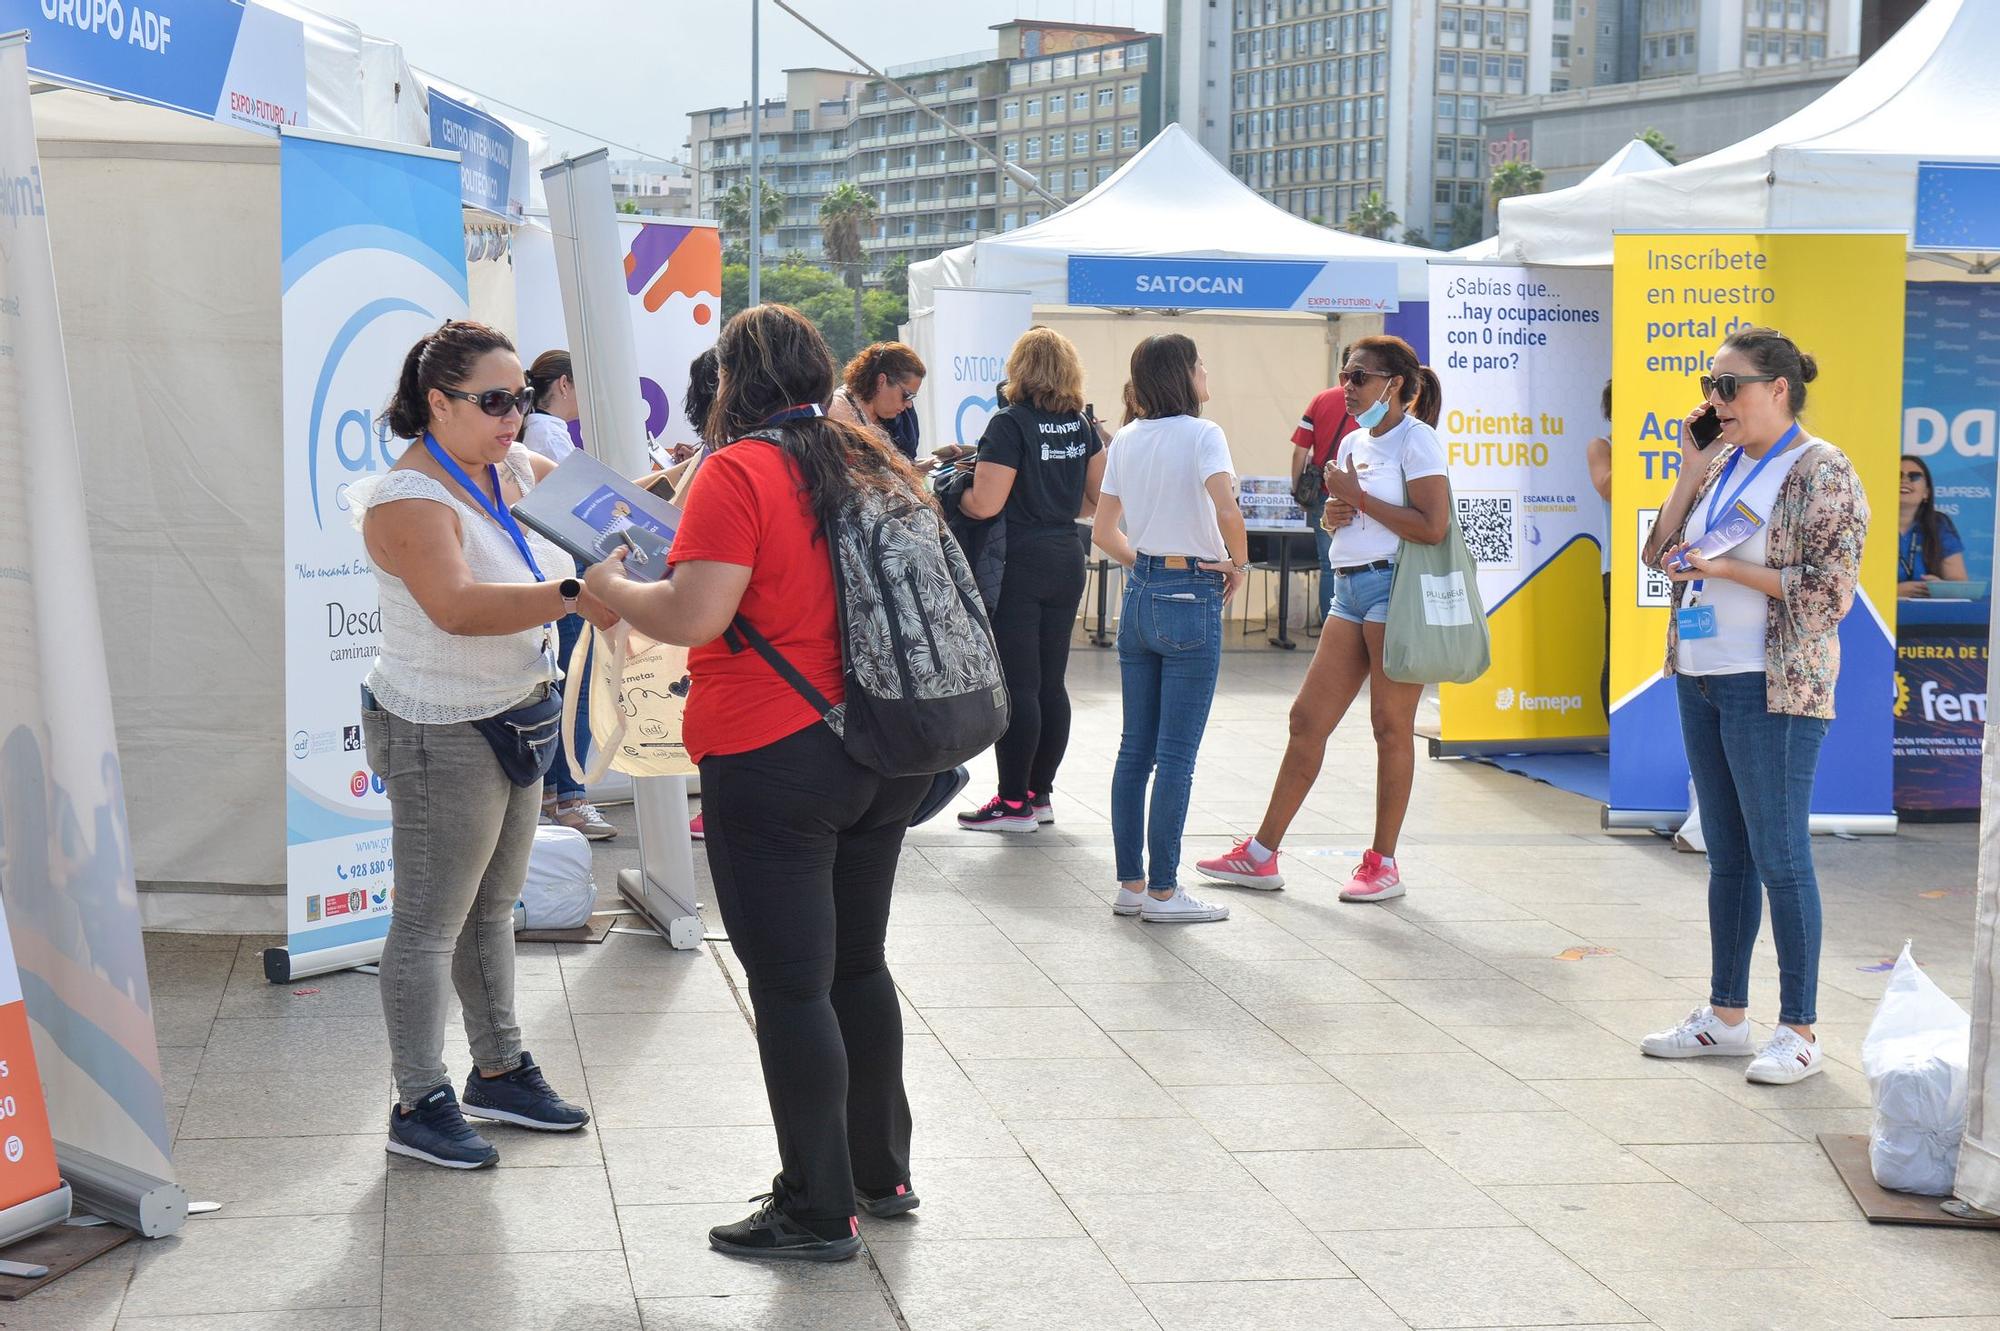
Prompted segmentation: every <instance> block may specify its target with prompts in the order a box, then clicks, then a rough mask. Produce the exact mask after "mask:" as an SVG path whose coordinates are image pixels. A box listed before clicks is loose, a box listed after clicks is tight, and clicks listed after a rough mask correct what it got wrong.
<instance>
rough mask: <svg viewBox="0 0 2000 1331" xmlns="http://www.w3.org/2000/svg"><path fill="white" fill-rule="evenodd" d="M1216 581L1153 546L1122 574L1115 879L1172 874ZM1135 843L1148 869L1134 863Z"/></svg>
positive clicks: (1211, 640) (1212, 643)
mask: <svg viewBox="0 0 2000 1331" xmlns="http://www.w3.org/2000/svg"><path fill="white" fill-rule="evenodd" d="M1169 563H1177V564H1180V565H1182V567H1179V568H1169V567H1168V564H1169ZM1222 589H1223V581H1222V577H1221V575H1220V574H1216V573H1204V572H1202V571H1201V570H1200V569H1197V568H1195V567H1193V563H1192V561H1190V560H1182V559H1168V558H1162V557H1160V556H1157V555H1140V556H1139V562H1138V563H1137V564H1135V565H1133V567H1132V572H1131V574H1130V576H1129V577H1128V578H1127V579H1126V582H1125V601H1124V609H1123V610H1122V612H1121V613H1120V616H1119V621H1118V671H1119V675H1120V677H1121V679H1122V682H1123V685H1124V694H1125V734H1124V738H1123V739H1121V740H1120V741H1119V744H1118V766H1117V769H1116V770H1115V771H1114V772H1113V774H1112V777H1111V840H1112V844H1113V846H1114V847H1115V848H1116V851H1117V856H1118V881H1119V882H1121V883H1135V882H1138V881H1139V880H1140V879H1141V878H1144V879H1145V880H1146V885H1147V886H1148V887H1150V888H1151V889H1153V890H1154V891H1157V892H1164V891H1167V890H1168V889H1170V888H1172V887H1174V886H1175V885H1176V883H1177V881H1178V878H1179V872H1180V862H1181V829H1182V828H1183V827H1185V826H1186V825H1187V808H1188V791H1189V789H1190V788H1191V787H1192V786H1193V785H1194V756H1195V751H1196V750H1197V749H1199V748H1200V747H1201V735H1202V731H1204V730H1205V729H1207V728H1208V708H1209V704H1210V703H1211V702H1213V701H1214V700H1215V676H1216V672H1217V671H1219V670H1220V669H1221V668H1222ZM1148 777H1151V778H1152V781H1153V796H1152V807H1151V811H1150V814H1149V812H1148V809H1147V803H1146V780H1147V778H1148ZM1142 848H1143V849H1144V850H1145V851H1146V853H1147V854H1146V858H1147V859H1148V860H1149V861H1150V864H1151V869H1152V872H1151V873H1150V874H1149V873H1146V872H1144V871H1143V870H1142V868H1141V863H1140V861H1141V855H1140V851H1141V849H1142Z"/></svg>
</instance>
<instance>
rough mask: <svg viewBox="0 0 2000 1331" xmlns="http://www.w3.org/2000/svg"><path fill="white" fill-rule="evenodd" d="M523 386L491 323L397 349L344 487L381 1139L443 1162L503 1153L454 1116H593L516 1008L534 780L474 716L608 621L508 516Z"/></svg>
mask: <svg viewBox="0 0 2000 1331" xmlns="http://www.w3.org/2000/svg"><path fill="white" fill-rule="evenodd" d="M529 400H530V397H529V393H528V390H527V389H526V388H525V386H524V385H523V382H522V374H521V362H520V360H519V359H518V358H516V356H515V355H514V347H513V344H512V343H510V342H509V341H508V340H507V338H506V337H505V335H503V334H501V333H498V332H495V331H494V330H493V329H491V328H488V327H486V326H484V325H483V324H476V323H466V322H452V323H447V324H445V325H444V326H443V327H441V328H439V329H438V330H437V331H436V332H435V333H432V334H431V335H430V336H428V337H426V338H424V339H423V340H422V341H420V342H418V343H417V344H416V345H415V346H414V347H411V348H410V352H409V355H408V356H407V357H406V358H405V359H404V361H403V372H402V376H401V378H400V379H399V381H398V383H397V385H396V395H395V398H394V399H393V400H392V401H391V402H390V404H389V407H388V410H387V411H385V412H384V413H383V415H382V423H383V424H384V425H385V426H386V427H387V428H388V429H389V431H390V433H392V434H394V435H396V436H397V437H399V438H402V439H408V440H411V441H413V443H412V445H411V446H410V447H409V448H407V449H405V450H404V453H403V456H402V458H401V460H400V461H398V462H397V463H396V465H395V467H394V468H393V469H392V470H390V471H389V472H387V473H385V474H382V475H378V476H371V477H368V478H366V479H364V480H361V481H359V482H357V483H355V485H354V486H353V487H352V488H350V490H349V491H348V498H349V502H350V503H351V505H352V507H353V509H354V512H355V514H356V520H357V522H358V523H359V525H360V527H361V534H362V538H363V539H364V540H365V541H366V543H367V546H368V555H369V558H370V560H371V561H372V562H373V564H374V566H375V580H376V583H377V584H378V587H379V589H380V593H381V604H382V652H381V655H380V656H378V657H377V658H376V661H375V667H374V669H373V670H372V671H371V672H370V673H369V675H368V684H367V688H366V689H365V690H364V691H363V698H362V712H361V722H362V730H363V732H364V735H365V737H366V739H365V742H366V745H367V756H368V765H369V766H370V767H371V768H373V769H374V771H375V772H376V773H377V774H378V775H380V776H381V777H382V779H383V780H384V782H386V784H387V788H388V794H389V811H390V815H391V818H392V820H393V824H394V843H393V844H394V851H395V859H396V874H395V891H396V908H395V914H394V915H393V916H392V917H391V919H390V923H389V937H388V941H387V943H386V945H385V946H384V947H383V950H382V977H381V978H382V1015H383V1017H384V1019H385V1020H386V1021H387V1023H388V1028H389V1053H390V1059H391V1062H392V1064H393V1066H394V1070H395V1081H396V1104H395V1105H393V1106H392V1107H391V1108H390V1110H389V1142H388V1149H389V1150H390V1151H391V1152H392V1153H394V1154H397V1155H407V1156H410V1157H413V1158H415V1159H418V1160H424V1161H428V1162H429V1163H431V1164H434V1165H443V1166H445V1167H447V1168H450V1169H477V1168H479V1167H481V1166H483V1165H490V1164H492V1163H494V1162H495V1161H496V1160H498V1159H499V1158H500V1155H499V1152H498V1151H496V1150H494V1148H493V1146H492V1144H491V1143H489V1142H488V1141H487V1140H486V1139H485V1138H484V1137H482V1136H480V1135H479V1134H478V1133H476V1132H474V1131H473V1130H472V1129H471V1128H470V1127H468V1126H467V1125H466V1122H465V1117H464V1116H465V1114H467V1113H469V1114H472V1115H473V1116H474V1117H477V1118H485V1119H494V1120H498V1121H500V1122H504V1123H513V1124H518V1125H520V1126H522V1127H528V1128H535V1129H539V1130H542V1131H545V1132H569V1131H574V1130H575V1129H577V1128H581V1127H582V1126H583V1125H584V1124H585V1123H588V1122H589V1121H590V1115H589V1114H587V1113H585V1112H584V1111H583V1110H582V1109H580V1108H578V1107H577V1106H575V1105H573V1104H569V1103H567V1102H565V1101H564V1100H563V1099H562V1098H561V1097H559V1096H558V1095H557V1094H556V1093H555V1092H554V1091H553V1090H551V1089H550V1087H549V1084H548V1082H547V1081H546V1080H545V1079H544V1078H543V1076H542V1072H541V1069H540V1068H538V1067H536V1066H535V1060H534V1058H533V1057H532V1056H531V1055H530V1054H529V1053H528V1051H527V1050H525V1049H523V1048H522V1047H521V1028H520V1026H519V1025H518V1024H517V1022H516V1021H515V1016H514V918H513V915H514V903H515V902H516V901H517V900H519V899H520V896H521V884H522V882H523V881H524V880H525V878H526V877H527V871H528V851H529V847H530V846H531V845H532V844H533V842H534V835H535V815H536V810H537V807H538V805H539V803H540V798H541V782H540V780H539V779H536V778H535V777H533V776H532V775H531V776H530V778H529V779H530V781H531V784H529V785H526V786H522V785H517V784H515V782H514V781H513V780H512V779H510V777H509V775H508V772H507V771H506V770H505V769H503V767H502V765H501V761H500V759H499V756H498V753H497V750H496V748H495V746H494V744H493V743H491V742H489V739H488V735H487V732H486V731H485V730H482V729H481V728H480V727H479V726H478V725H477V724H476V723H478V722H481V721H486V720H488V719H490V718H494V717H498V716H502V715H505V714H507V713H511V712H515V711H517V710H519V709H521V708H524V707H529V706H533V705H535V704H539V703H543V702H544V700H545V699H546V698H547V695H548V693H549V691H550V689H551V688H552V687H553V685H554V680H555V666H554V659H553V656H552V636H553V635H552V633H551V630H550V625H552V624H553V623H554V622H555V621H556V620H558V619H560V618H561V617H562V616H563V615H565V614H570V613H575V612H577V611H581V612H582V613H583V614H584V615H586V616H588V617H589V618H590V620H591V621H592V622H593V623H595V624H598V625H600V626H603V627H609V626H610V625H611V624H613V623H615V622H616V616H614V615H612V614H611V613H610V612H609V611H608V610H606V609H605V608H604V606H603V604H602V603H601V602H599V601H598V600H597V599H596V598H595V597H593V596H591V595H590V594H589V593H588V592H586V591H585V590H584V589H583V587H582V585H581V584H580V583H579V582H578V581H577V579H576V578H574V577H572V576H570V569H571V564H572V561H571V559H570V557H569V556H568V555H567V554H565V553H564V552H563V551H562V550H561V549H560V548H558V547H557V546H556V545H554V544H553V543H552V542H549V541H547V540H544V539H543V538H541V537H540V536H537V535H535V534H534V533H533V532H529V531H525V530H523V529H522V528H521V526H520V524H519V523H518V522H516V521H515V520H514V517H513V515H512V514H511V513H510V512H508V509H509V508H510V506H511V505H513V504H514V503H516V502H518V501H519V499H520V498H521V496H522V495H523V494H525V493H526V492H527V491H529V490H531V489H533V488H534V485H535V483H536V481H537V480H538V479H539V478H540V477H542V476H544V475H546V474H547V473H548V472H549V471H551V470H553V468H554V465H555V464H554V463H552V462H550V461H549V460H548V459H546V458H543V457H540V456H538V455H536V454H533V453H530V452H529V451H528V449H527V447H526V446H525V445H523V444H520V443H518V442H516V440H515V435H516V434H517V433H518V427H519V426H520V423H521V413H522V411H524V410H525V409H526V408H527V406H528V403H529ZM454 989H455V990H456V991H457V994H458V999H459V1002H460V1004H461V1005H462V1006H463V1008H464V1012H465V1031H466V1035H467V1037H468V1039H469V1040H470V1041H471V1044H472V1057H473V1061H474V1063H475V1064H476V1065H477V1067H476V1069H475V1071H474V1072H473V1073H472V1074H471V1075H470V1076H468V1077H467V1078H466V1081H465V1098H464V1100H463V1102H462V1108H461V1101H460V1100H459V1099H457V1098H456V1097H454V1096H453V1094H452V1088H451V1082H450V1079H449V1075H448V1073H447V1071H446V1068H445V1064H444V1025H445V1014H446V1009H447V1007H448V1005H449V1002H450V996H451V992H452V990H454Z"/></svg>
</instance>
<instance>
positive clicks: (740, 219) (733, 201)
mask: <svg viewBox="0 0 2000 1331" xmlns="http://www.w3.org/2000/svg"><path fill="white" fill-rule="evenodd" d="M763 185H764V190H763V193H764V208H763V216H762V217H761V218H760V219H759V221H760V223H761V224H762V225H761V229H762V232H763V234H764V235H766V236H773V235H776V234H777V231H778V228H779V227H780V226H782V225H783V224H784V221H785V196H784V195H782V194H780V193H778V191H777V189H776V187H774V186H773V185H772V184H771V182H770V181H768V180H766V181H764V182H763ZM715 220H716V221H717V222H719V223H721V225H722V231H723V234H724V235H729V236H735V237H737V238H738V239H740V240H741V241H742V242H743V243H744V244H746V245H747V244H748V243H749V239H750V182H748V181H746V180H739V181H737V182H736V183H735V184H734V185H731V186H730V187H729V192H728V193H727V194H725V195H723V196H722V198H721V199H719V200H718V201H717V202H716V205H715Z"/></svg>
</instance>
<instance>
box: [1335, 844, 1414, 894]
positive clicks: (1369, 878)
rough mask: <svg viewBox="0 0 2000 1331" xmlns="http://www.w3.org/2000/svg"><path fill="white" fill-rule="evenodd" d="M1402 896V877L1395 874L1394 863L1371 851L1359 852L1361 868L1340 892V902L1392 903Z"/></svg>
mask: <svg viewBox="0 0 2000 1331" xmlns="http://www.w3.org/2000/svg"><path fill="white" fill-rule="evenodd" d="M1402 895H1403V876H1402V875H1401V874H1399V873H1397V872H1396V862H1395V861H1394V860H1385V859H1383V858H1382V857H1381V856H1380V855H1377V854H1376V853H1375V852H1374V851H1372V850H1364V851H1362V852H1361V867H1360V868H1359V869H1356V870H1355V871H1354V877H1352V878H1350V879H1348V880H1347V886H1346V887H1344V888H1342V889H1341V890H1340V899H1341V900H1342V901H1393V900H1394V899H1395V898H1397V897H1400V896H1402Z"/></svg>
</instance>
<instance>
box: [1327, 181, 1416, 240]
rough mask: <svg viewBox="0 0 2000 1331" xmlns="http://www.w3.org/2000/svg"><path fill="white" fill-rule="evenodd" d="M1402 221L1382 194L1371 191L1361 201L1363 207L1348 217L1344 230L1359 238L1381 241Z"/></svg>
mask: <svg viewBox="0 0 2000 1331" xmlns="http://www.w3.org/2000/svg"><path fill="white" fill-rule="evenodd" d="M1402 220H1403V219H1402V218H1400V217H1398V216H1396V213H1395V210H1394V209H1392V208H1390V207H1389V205H1388V203H1386V202H1385V201H1384V200H1383V198H1382V196H1381V195H1380V194H1377V193H1374V192H1372V191H1371V192H1370V193H1369V195H1368V197H1367V198H1365V199H1363V200H1362V201H1361V206H1360V207H1359V208H1356V209H1355V210H1354V211H1353V212H1351V213H1349V214H1348V215H1347V225H1346V226H1344V227H1343V228H1342V230H1345V231H1351V232H1353V233H1354V234H1355V235H1357V236H1368V237H1370V238H1371V239H1374V240H1380V239H1382V238H1383V237H1384V236H1386V235H1388V234H1389V232H1390V231H1392V230H1394V229H1395V226H1396V223H1398V222H1400V221H1402Z"/></svg>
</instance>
